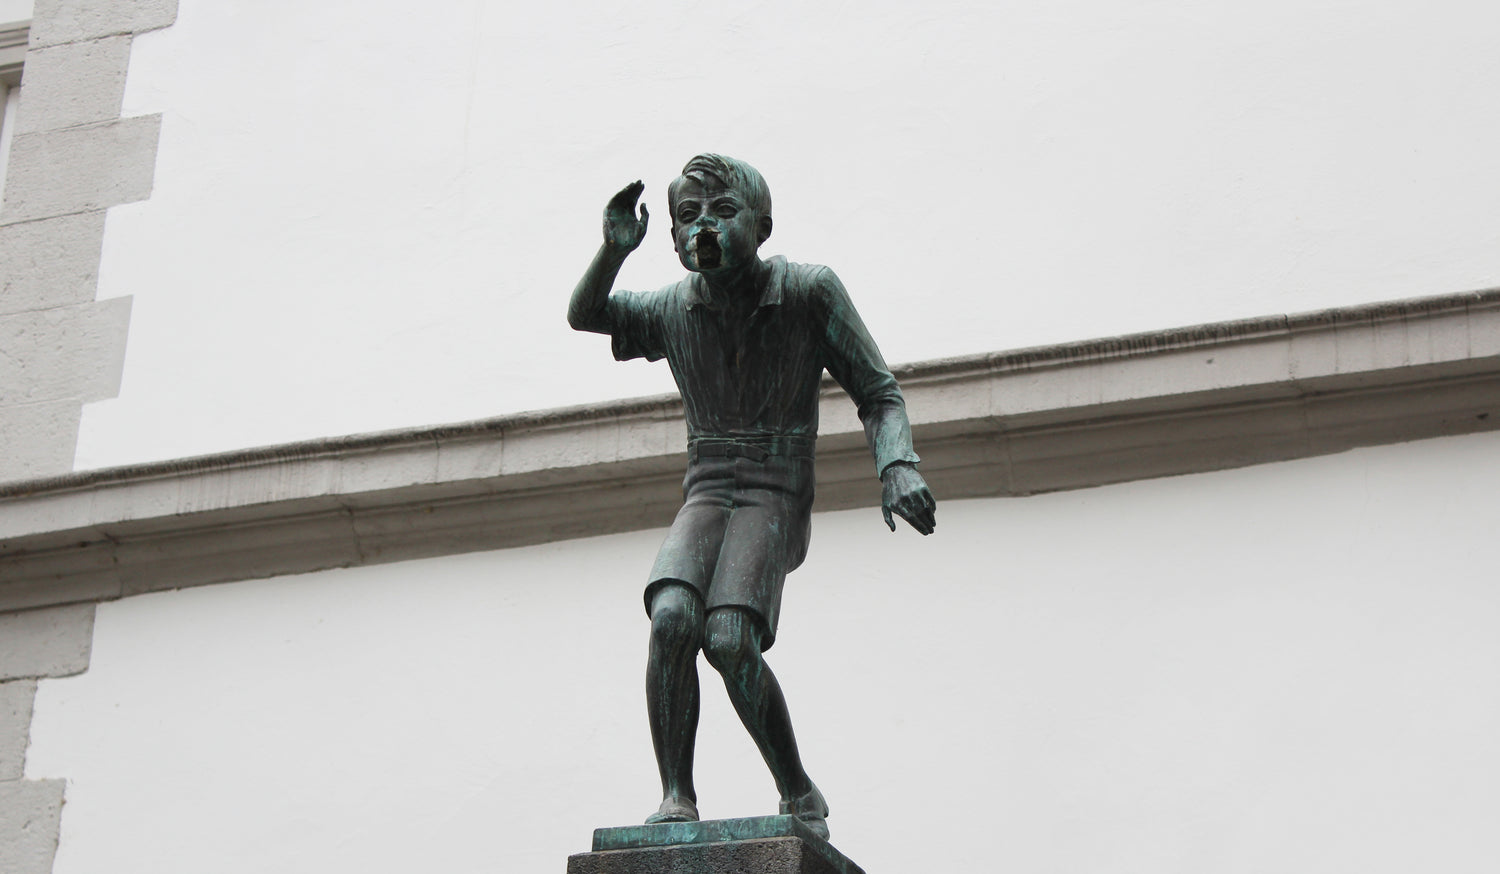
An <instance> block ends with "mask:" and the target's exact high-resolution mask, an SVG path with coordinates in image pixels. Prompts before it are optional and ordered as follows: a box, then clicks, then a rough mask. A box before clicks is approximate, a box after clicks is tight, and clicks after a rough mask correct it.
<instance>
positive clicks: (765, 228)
mask: <svg viewBox="0 0 1500 874" xmlns="http://www.w3.org/2000/svg"><path fill="white" fill-rule="evenodd" d="M755 239H756V243H755V245H757V246H759V245H760V244H761V243H764V242H765V241H766V240H769V239H771V217H770V216H768V215H763V216H761V217H760V218H758V219H756V220H755Z"/></svg>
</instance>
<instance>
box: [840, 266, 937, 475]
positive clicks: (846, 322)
mask: <svg viewBox="0 0 1500 874" xmlns="http://www.w3.org/2000/svg"><path fill="white" fill-rule="evenodd" d="M817 285H818V287H817V299H818V301H819V302H820V304H821V307H820V309H821V315H822V317H823V319H824V330H823V339H824V346H825V354H826V358H827V360H826V366H827V368H828V372H829V373H831V374H833V378H834V379H835V380H837V381H838V383H839V385H841V386H843V387H844V391H846V392H848V393H849V397H850V398H852V399H853V400H854V403H855V405H856V406H857V407H858V408H859V420H860V422H861V423H863V425H864V429H865V441H866V442H867V443H868V444H869V446H870V453H871V454H872V455H874V457H875V473H876V475H877V476H879V475H881V474H883V473H885V469H886V468H887V467H890V466H891V465H892V464H895V463H896V462H898V461H905V462H910V463H911V464H916V463H917V462H919V461H921V458H919V457H918V456H917V453H916V450H915V449H913V448H912V440H911V422H910V420H909V419H908V418H907V416H906V399H905V398H903V397H902V395H901V387H900V386H899V385H897V384H896V377H894V376H892V375H891V371H890V368H889V367H887V366H886V364H885V359H884V358H883V357H881V354H880V349H879V347H877V346H876V345H875V340H874V338H872V337H871V336H870V332H869V330H868V329H867V328H866V327H865V323H864V320H863V319H861V318H860V317H859V312H858V311H857V310H855V309H854V302H853V301H851V300H850V299H849V292H848V291H847V290H846V289H845V288H844V284H843V283H842V282H840V281H839V278H838V277H837V276H835V275H834V273H833V271H832V270H829V269H828V268H826V267H825V268H823V270H822V272H821V273H820V275H819V276H818V280H817Z"/></svg>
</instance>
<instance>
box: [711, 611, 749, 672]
mask: <svg viewBox="0 0 1500 874" xmlns="http://www.w3.org/2000/svg"><path fill="white" fill-rule="evenodd" d="M703 655H704V656H705V657H707V658H708V663H709V664H711V665H713V666H714V668H715V669H716V670H718V671H719V672H721V673H724V672H728V671H735V670H738V669H742V668H744V667H746V666H748V665H753V664H755V663H756V662H757V661H759V660H760V633H759V626H758V625H756V620H755V617H754V616H752V615H750V614H749V613H748V612H746V611H744V610H741V609H738V608H734V607H730V608H725V609H720V610H715V611H714V612H713V613H712V614H711V615H710V616H709V617H708V622H707V628H706V630H705V631H704V640H703Z"/></svg>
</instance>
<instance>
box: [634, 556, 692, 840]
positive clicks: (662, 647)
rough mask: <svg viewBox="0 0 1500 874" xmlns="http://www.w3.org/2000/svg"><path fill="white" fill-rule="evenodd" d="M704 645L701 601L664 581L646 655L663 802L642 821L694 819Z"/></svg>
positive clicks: (678, 585)
mask: <svg viewBox="0 0 1500 874" xmlns="http://www.w3.org/2000/svg"><path fill="white" fill-rule="evenodd" d="M702 647H703V599H702V598H700V597H699V596H698V593H697V592H695V591H693V589H691V588H690V587H688V586H687V585H684V584H682V583H665V584H663V585H662V586H661V587H660V588H659V589H657V591H656V593H655V594H654V595H653V596H652V599H651V646H650V651H649V654H648V656H647V659H646V708H647V712H648V718H649V719H650V722H651V744H652V746H653V747H654V748H655V750H656V766H657V769H658V770H659V771H660V772H661V792H662V803H661V807H660V809H658V810H657V811H656V813H654V814H652V815H651V816H649V817H647V819H646V822H648V823H650V822H692V821H695V820H697V819H698V807H697V801H698V793H697V791H696V790H695V789H694V788H693V742H694V740H695V739H696V736H697V733H698V650H699V649H701V648H702Z"/></svg>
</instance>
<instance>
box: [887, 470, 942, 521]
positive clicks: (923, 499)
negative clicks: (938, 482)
mask: <svg viewBox="0 0 1500 874" xmlns="http://www.w3.org/2000/svg"><path fill="white" fill-rule="evenodd" d="M880 483H881V487H882V492H883V494H882V495H881V500H880V510H881V512H882V513H884V514H885V524H886V525H887V526H889V527H890V529H891V530H892V531H895V530H896V520H895V519H893V518H891V514H892V513H895V514H896V515H897V516H900V517H901V518H902V519H905V520H906V521H907V522H909V523H911V527H913V528H915V529H917V530H918V531H919V532H921V533H922V534H923V535H924V536H925V535H928V534H931V533H932V532H933V529H935V528H936V527H937V501H936V500H934V499H933V497H932V490H931V489H929V488H927V481H926V480H925V479H923V478H922V475H921V474H920V473H917V469H916V468H915V467H912V466H911V465H910V464H908V463H906V462H904V461H898V462H896V463H894V464H892V465H890V466H889V467H887V468H886V469H885V473H883V474H882V475H881V477H880Z"/></svg>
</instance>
